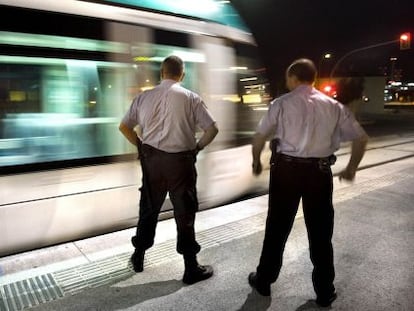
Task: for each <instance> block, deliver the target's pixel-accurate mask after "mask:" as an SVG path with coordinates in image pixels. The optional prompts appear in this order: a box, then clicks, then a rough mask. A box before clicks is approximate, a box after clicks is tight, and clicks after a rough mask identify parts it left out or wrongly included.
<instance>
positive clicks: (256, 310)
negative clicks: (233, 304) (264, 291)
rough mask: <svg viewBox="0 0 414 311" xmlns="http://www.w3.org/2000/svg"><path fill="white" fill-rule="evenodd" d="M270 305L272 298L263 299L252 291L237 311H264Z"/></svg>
mask: <svg viewBox="0 0 414 311" xmlns="http://www.w3.org/2000/svg"><path fill="white" fill-rule="evenodd" d="M271 303H272V297H270V296H269V297H263V296H261V295H260V294H258V293H257V292H256V291H255V290H252V291H251V293H250V294H249V295H247V298H246V301H245V302H244V304H243V305H242V306H241V308H240V309H239V310H238V311H265V310H267V309H268V308H269V307H270V304H271Z"/></svg>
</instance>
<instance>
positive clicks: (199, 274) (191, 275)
mask: <svg viewBox="0 0 414 311" xmlns="http://www.w3.org/2000/svg"><path fill="white" fill-rule="evenodd" d="M212 275H213V267H212V266H208V265H206V266H202V265H197V266H196V268H195V269H185V271H184V277H183V282H184V283H185V284H188V285H191V284H194V283H197V282H200V281H203V280H206V279H208V278H210V277H211V276H212Z"/></svg>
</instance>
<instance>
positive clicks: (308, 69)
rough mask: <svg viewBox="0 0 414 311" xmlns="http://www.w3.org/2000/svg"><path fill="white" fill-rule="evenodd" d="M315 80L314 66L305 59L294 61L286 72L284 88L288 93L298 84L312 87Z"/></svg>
mask: <svg viewBox="0 0 414 311" xmlns="http://www.w3.org/2000/svg"><path fill="white" fill-rule="evenodd" d="M315 79H316V67H315V64H314V63H313V62H312V61H311V60H310V59H307V58H300V59H297V60H295V61H294V62H293V63H292V64H291V65H290V66H289V67H288V69H287V70H286V86H287V88H288V89H289V90H290V91H292V90H293V89H295V88H296V87H297V86H298V85H300V84H309V85H312V84H313V83H314V82H315Z"/></svg>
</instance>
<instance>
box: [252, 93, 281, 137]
mask: <svg viewBox="0 0 414 311" xmlns="http://www.w3.org/2000/svg"><path fill="white" fill-rule="evenodd" d="M279 113H280V105H279V102H278V100H274V101H272V103H271V104H270V107H269V110H268V111H267V113H266V114H265V115H264V116H263V117H262V119H261V120H260V122H259V124H258V125H257V128H256V133H259V134H261V135H263V136H268V135H269V134H271V133H272V132H274V131H275V129H276V126H277V119H278V117H279Z"/></svg>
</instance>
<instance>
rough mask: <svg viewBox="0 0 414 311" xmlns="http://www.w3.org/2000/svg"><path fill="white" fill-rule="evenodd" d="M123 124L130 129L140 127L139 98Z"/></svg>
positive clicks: (134, 101) (129, 110)
mask: <svg viewBox="0 0 414 311" xmlns="http://www.w3.org/2000/svg"><path fill="white" fill-rule="evenodd" d="M121 122H122V123H123V124H125V125H126V126H127V127H128V128H130V129H133V128H134V127H135V126H137V125H138V98H135V99H134V100H133V102H132V103H131V106H130V107H129V109H128V111H127V112H126V114H125V115H124V117H123V118H122V121H121Z"/></svg>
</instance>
